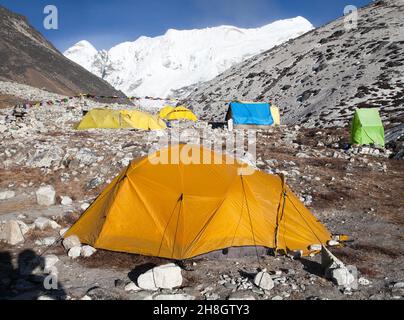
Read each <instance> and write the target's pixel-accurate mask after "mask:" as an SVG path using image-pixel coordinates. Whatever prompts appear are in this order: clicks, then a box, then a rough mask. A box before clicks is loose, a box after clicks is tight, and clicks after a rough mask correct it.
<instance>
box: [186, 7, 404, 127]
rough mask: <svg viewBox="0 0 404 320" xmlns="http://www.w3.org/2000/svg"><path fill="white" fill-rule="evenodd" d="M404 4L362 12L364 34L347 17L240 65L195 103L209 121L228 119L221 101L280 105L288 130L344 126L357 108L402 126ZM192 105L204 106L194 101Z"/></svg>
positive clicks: (209, 86) (197, 92)
mask: <svg viewBox="0 0 404 320" xmlns="http://www.w3.org/2000/svg"><path fill="white" fill-rule="evenodd" d="M403 12H404V2H403V1H402V0H391V1H377V2H374V3H372V4H371V5H369V6H367V7H365V8H362V9H360V10H359V20H358V25H357V29H353V30H347V29H346V28H345V25H344V19H345V18H344V17H342V18H340V19H338V20H336V21H333V22H331V23H329V24H327V25H325V26H323V27H321V28H319V29H316V30H313V31H311V32H309V33H306V34H305V35H303V36H301V37H299V38H297V39H294V40H290V41H289V42H287V43H285V44H283V45H281V46H278V47H276V48H273V49H272V50H269V51H267V52H265V53H262V54H259V55H257V56H255V57H253V58H251V59H249V60H248V61H246V62H243V63H241V64H238V65H237V66H235V67H233V68H231V69H230V70H228V71H227V72H225V73H223V74H221V75H220V76H218V77H217V78H215V79H214V80H212V81H210V82H207V83H205V84H202V85H201V86H200V87H199V88H197V89H196V90H195V91H194V92H193V93H192V94H191V95H190V96H189V100H188V104H190V105H192V106H193V108H194V110H195V111H196V112H197V113H198V115H199V116H201V117H202V119H207V120H215V121H223V120H224V116H225V112H226V105H225V104H224V103H222V102H212V101H211V100H216V99H226V100H227V99H228V100H232V99H239V100H258V101H268V100H273V101H274V102H275V104H276V105H278V106H279V107H280V108H281V112H282V119H283V122H284V123H287V124H303V125H305V126H307V127H322V126H324V127H331V126H345V125H347V124H348V121H349V119H351V117H352V114H353V112H354V110H355V108H357V107H367V106H369V107H379V108H380V110H381V114H382V116H383V118H384V120H385V124H386V125H391V126H394V125H395V124H399V123H401V122H402V120H403V111H404V79H403V73H404V58H403V56H404V14H403ZM191 99H196V100H202V101H198V102H195V101H190V100H191Z"/></svg>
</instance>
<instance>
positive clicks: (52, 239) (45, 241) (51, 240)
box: [35, 237, 56, 247]
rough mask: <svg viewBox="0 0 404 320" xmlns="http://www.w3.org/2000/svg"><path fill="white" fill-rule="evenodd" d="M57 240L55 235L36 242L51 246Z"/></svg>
mask: <svg viewBox="0 0 404 320" xmlns="http://www.w3.org/2000/svg"><path fill="white" fill-rule="evenodd" d="M55 242H56V238H55V237H47V238H44V239H42V240H39V241H35V244H39V245H42V246H47V247H50V246H51V245H53V244H55Z"/></svg>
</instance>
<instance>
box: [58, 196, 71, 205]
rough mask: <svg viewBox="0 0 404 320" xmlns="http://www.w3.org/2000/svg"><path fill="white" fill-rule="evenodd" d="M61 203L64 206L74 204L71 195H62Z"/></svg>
mask: <svg viewBox="0 0 404 320" xmlns="http://www.w3.org/2000/svg"><path fill="white" fill-rule="evenodd" d="M60 204H61V205H62V206H70V205H72V204H73V200H72V199H71V198H70V197H67V196H61V197H60Z"/></svg>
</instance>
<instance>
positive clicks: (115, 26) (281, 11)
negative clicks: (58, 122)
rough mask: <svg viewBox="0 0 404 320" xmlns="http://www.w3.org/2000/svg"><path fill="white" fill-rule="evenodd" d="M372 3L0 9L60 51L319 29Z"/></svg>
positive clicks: (213, 2)
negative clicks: (178, 36) (290, 24)
mask: <svg viewBox="0 0 404 320" xmlns="http://www.w3.org/2000/svg"><path fill="white" fill-rule="evenodd" d="M370 2H371V0H116V1H113V0H0V5H3V6H5V7H6V8H8V9H11V10H12V11H14V12H17V13H20V14H23V15H25V16H27V17H28V19H29V21H30V23H31V24H32V25H33V26H34V27H35V28H36V29H37V30H39V31H40V32H41V33H42V34H44V35H45V37H46V38H48V39H49V40H50V41H51V42H52V43H53V44H54V45H55V46H56V47H57V48H58V49H59V50H61V51H64V50H65V49H67V48H68V47H70V46H71V45H73V44H75V43H76V42H78V41H80V40H88V41H90V42H91V43H92V44H93V45H94V46H95V47H97V48H98V49H108V48H110V47H112V46H114V45H116V44H118V43H120V42H123V41H134V40H135V39H137V38H138V37H139V36H142V35H145V36H157V35H161V34H164V33H165V31H166V30H167V29H170V28H173V29H192V28H203V27H212V26H218V25H223V24H227V25H235V26H238V27H244V28H247V27H248V28H251V27H259V26H262V25H265V24H268V23H270V22H272V21H275V20H278V19H285V18H292V17H295V16H298V15H300V16H303V17H305V18H307V19H308V20H309V21H310V22H311V23H313V24H314V25H315V26H320V25H323V24H325V23H326V22H329V21H331V20H333V19H335V18H337V17H340V16H342V15H343V9H344V7H345V6H346V5H350V4H351V5H356V6H358V7H362V6H364V5H366V4H368V3H370ZM49 4H52V5H56V6H57V8H58V10H59V30H46V29H45V28H44V27H43V20H44V18H45V15H44V14H43V9H44V7H45V6H46V5H49Z"/></svg>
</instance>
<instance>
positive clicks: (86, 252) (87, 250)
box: [81, 246, 97, 258]
mask: <svg viewBox="0 0 404 320" xmlns="http://www.w3.org/2000/svg"><path fill="white" fill-rule="evenodd" d="M96 252H97V249H95V248H93V247H92V246H83V247H82V248H81V256H82V257H84V258H89V257H91V256H92V255H93V254H94V253H96Z"/></svg>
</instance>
